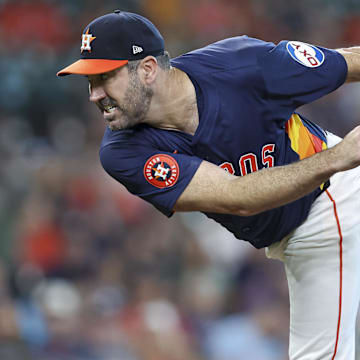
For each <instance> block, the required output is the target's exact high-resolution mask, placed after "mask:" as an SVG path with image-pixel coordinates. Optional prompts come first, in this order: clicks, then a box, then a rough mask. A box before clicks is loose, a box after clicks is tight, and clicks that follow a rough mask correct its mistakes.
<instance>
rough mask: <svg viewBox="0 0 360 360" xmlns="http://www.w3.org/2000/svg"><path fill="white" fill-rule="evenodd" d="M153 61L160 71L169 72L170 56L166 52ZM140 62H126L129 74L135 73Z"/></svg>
mask: <svg viewBox="0 0 360 360" xmlns="http://www.w3.org/2000/svg"><path fill="white" fill-rule="evenodd" d="M155 59H156V61H157V63H158V65H159V66H160V68H161V69H163V70H165V71H167V70H170V54H169V53H168V52H167V51H164V54H162V55H158V56H155ZM140 61H141V60H131V61H129V62H128V64H127V66H128V70H129V73H132V72H134V71H136V70H137V69H138V67H139V64H140Z"/></svg>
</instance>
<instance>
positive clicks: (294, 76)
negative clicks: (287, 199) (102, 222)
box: [100, 36, 347, 248]
mask: <svg viewBox="0 0 360 360" xmlns="http://www.w3.org/2000/svg"><path fill="white" fill-rule="evenodd" d="M172 66H174V67H176V68H179V69H181V70H182V71H184V72H186V73H187V74H188V76H189V77H190V79H191V81H192V82H193V84H194V86H195V90H196V96H197V103H198V110H199V126H198V128H197V130H196V133H195V135H194V136H191V135H189V134H186V133H182V132H179V131H169V130H161V129H156V128H152V127H150V126H147V125H139V126H136V127H134V128H133V129H130V130H123V131H113V132H112V131H110V130H109V129H107V130H106V131H105V135H104V138H103V142H102V145H101V149H100V159H101V163H102V165H103V167H104V169H105V170H106V171H107V172H108V173H109V174H110V175H111V176H112V177H114V178H115V179H116V180H118V181H119V182H121V183H122V184H123V185H125V186H126V188H127V189H128V190H129V191H130V192H131V193H133V194H135V195H138V196H140V197H141V198H143V199H144V200H146V201H149V202H150V203H151V204H153V205H154V206H155V207H156V208H157V209H159V210H160V211H161V212H163V213H164V214H165V215H167V216H171V215H172V213H173V210H172V209H173V207H174V204H175V203H176V200H177V199H178V198H179V196H180V195H181V193H182V192H183V191H184V189H185V188H186V186H187V185H188V184H189V182H190V180H191V179H192V177H193V175H194V174H195V172H196V170H197V168H198V166H199V165H200V163H201V161H202V160H207V161H209V162H212V163H214V164H216V165H218V166H220V167H222V168H223V169H224V170H225V171H229V172H230V173H232V174H234V175H238V176H245V175H246V174H248V173H250V172H254V171H257V170H260V169H262V168H267V167H272V166H278V165H285V164H289V163H292V162H294V161H298V160H299V159H303V158H305V157H307V156H310V155H312V154H314V153H316V152H319V151H321V150H322V149H325V148H326V137H325V134H324V131H323V130H322V129H321V128H319V127H318V126H317V125H315V124H314V123H312V122H310V121H309V120H307V119H305V118H303V117H302V116H301V115H299V114H297V113H296V112H295V110H296V108H297V107H298V106H300V105H303V104H306V103H309V102H311V101H314V100H316V99H318V98H319V97H321V96H323V95H325V94H328V93H329V92H331V91H333V90H335V89H336V88H337V87H339V86H340V85H341V84H343V82H344V81H345V78H346V74H347V66H346V62H345V60H344V58H343V57H342V56H341V55H340V54H339V53H338V52H336V51H333V50H329V49H325V48H319V47H315V46H313V45H309V44H304V43H300V42H295V41H282V42H280V43H279V44H278V45H275V44H273V43H268V42H264V41H261V40H257V39H252V38H248V37H246V36H241V37H234V38H230V39H226V40H222V41H219V42H217V43H214V44H211V45H209V46H206V47H204V48H202V49H199V50H196V51H192V52H190V53H187V54H185V55H182V56H180V57H178V58H175V59H173V60H172ZM321 191H322V190H321V189H320V188H319V189H317V190H315V191H314V192H312V193H310V194H308V195H307V196H305V197H303V198H301V199H299V200H297V201H294V202H292V203H290V204H288V205H285V206H282V207H279V208H276V209H273V210H269V211H266V212H263V213H261V214H258V215H255V216H250V217H240V216H235V215H224V214H214V213H206V215H207V216H208V217H210V218H212V219H214V220H215V221H217V222H219V223H220V224H221V225H223V226H224V227H226V228H227V229H228V230H229V231H231V232H232V233H233V234H234V235H235V237H237V238H238V239H243V240H247V241H249V242H250V243H251V244H253V245H254V246H255V247H256V248H261V247H264V246H268V245H270V244H272V243H274V242H276V241H279V240H281V239H282V238H283V237H284V236H286V235H287V234H289V233H290V232H291V231H292V230H293V229H295V228H296V227H297V226H299V225H300V224H301V223H302V222H303V221H304V220H305V219H306V217H307V215H308V212H309V209H310V207H311V204H312V203H313V201H314V200H315V198H316V197H317V196H318V195H319V194H320V193H321Z"/></svg>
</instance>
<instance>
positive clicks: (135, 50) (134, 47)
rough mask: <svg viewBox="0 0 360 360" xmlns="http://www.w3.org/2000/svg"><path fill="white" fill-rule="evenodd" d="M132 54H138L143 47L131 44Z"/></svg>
mask: <svg viewBox="0 0 360 360" xmlns="http://www.w3.org/2000/svg"><path fill="white" fill-rule="evenodd" d="M132 51H133V54H134V55H136V54H140V53H142V52H143V51H144V49H143V48H142V47H141V46H137V45H133V47H132Z"/></svg>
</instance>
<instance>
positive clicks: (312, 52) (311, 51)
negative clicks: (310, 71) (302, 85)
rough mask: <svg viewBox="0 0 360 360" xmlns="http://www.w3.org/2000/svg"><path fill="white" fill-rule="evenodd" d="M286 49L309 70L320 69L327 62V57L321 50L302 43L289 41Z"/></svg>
mask: <svg viewBox="0 0 360 360" xmlns="http://www.w3.org/2000/svg"><path fill="white" fill-rule="evenodd" d="M286 49H287V51H288V53H289V54H290V56H291V57H292V58H293V59H294V60H295V61H297V62H298V63H300V64H301V65H304V66H306V67H309V68H315V67H318V66H320V65H321V64H322V63H323V62H324V60H325V55H324V53H323V52H322V51H321V50H320V49H319V48H317V47H316V46H314V45H310V44H306V43H303V42H300V41H289V42H288V43H287V44H286Z"/></svg>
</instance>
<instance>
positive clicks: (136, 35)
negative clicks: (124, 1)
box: [56, 10, 164, 76]
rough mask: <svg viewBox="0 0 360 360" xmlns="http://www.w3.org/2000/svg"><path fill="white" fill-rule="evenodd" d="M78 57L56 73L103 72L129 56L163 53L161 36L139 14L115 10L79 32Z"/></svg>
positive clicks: (119, 63)
mask: <svg viewBox="0 0 360 360" xmlns="http://www.w3.org/2000/svg"><path fill="white" fill-rule="evenodd" d="M80 51H81V58H80V59H79V60H77V61H75V62H74V63H73V64H71V65H69V66H67V67H65V68H64V69H62V70H60V71H59V72H58V73H57V74H56V75H57V76H65V75H70V74H79V75H95V74H102V73H105V72H108V71H111V70H114V69H117V68H119V67H121V66H124V65H126V64H127V63H128V62H129V61H131V60H139V59H143V58H145V57H146V56H148V55H152V56H158V55H161V54H164V39H163V37H162V36H161V34H160V32H159V30H158V29H157V28H156V27H155V25H154V24H153V23H152V22H151V21H149V20H148V19H146V18H144V17H143V16H141V15H138V14H134V13H129V12H125V11H120V10H115V11H114V12H113V13H110V14H107V15H103V16H101V17H99V18H96V19H95V20H93V21H92V22H91V23H90V24H89V25H88V26H86V28H85V29H84V32H83V34H82V42H81V48H80Z"/></svg>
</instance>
